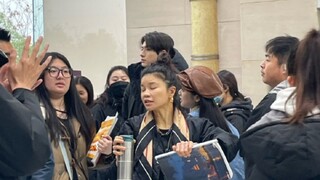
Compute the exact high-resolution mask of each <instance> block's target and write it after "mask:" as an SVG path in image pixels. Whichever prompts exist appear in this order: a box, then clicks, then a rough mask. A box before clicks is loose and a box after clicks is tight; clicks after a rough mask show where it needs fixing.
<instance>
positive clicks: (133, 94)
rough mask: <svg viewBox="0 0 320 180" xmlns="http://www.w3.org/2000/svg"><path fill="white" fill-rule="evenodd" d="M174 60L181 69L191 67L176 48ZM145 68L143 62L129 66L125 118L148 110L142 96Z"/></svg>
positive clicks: (124, 101) (125, 94)
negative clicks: (143, 71)
mask: <svg viewBox="0 0 320 180" xmlns="http://www.w3.org/2000/svg"><path fill="white" fill-rule="evenodd" d="M172 61H173V64H174V65H175V67H176V68H177V69H178V70H179V71H183V70H185V69H187V68H188V67H189V66H188V64H187V62H186V60H185V59H184V58H183V56H182V55H181V54H180V53H179V51H178V50H176V49H174V54H173V58H172ZM143 69H144V67H142V66H141V62H139V63H135V64H131V65H129V67H128V73H129V77H130V84H129V85H128V87H127V89H126V91H125V93H124V98H123V105H122V114H123V118H124V119H125V120H126V119H128V118H130V117H133V116H137V115H140V114H142V113H145V112H146V110H145V108H144V105H143V103H142V101H141V97H140V93H141V89H140V83H141V72H142V70H143Z"/></svg>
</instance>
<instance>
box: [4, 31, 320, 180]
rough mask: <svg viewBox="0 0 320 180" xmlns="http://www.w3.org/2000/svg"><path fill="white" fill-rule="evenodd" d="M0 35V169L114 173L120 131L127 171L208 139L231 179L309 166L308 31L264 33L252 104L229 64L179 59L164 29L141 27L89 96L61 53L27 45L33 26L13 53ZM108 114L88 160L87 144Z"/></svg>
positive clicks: (316, 158) (79, 175) (311, 87)
mask: <svg viewBox="0 0 320 180" xmlns="http://www.w3.org/2000/svg"><path fill="white" fill-rule="evenodd" d="M10 40H11V35H10V33H9V32H8V31H7V30H5V29H2V28H0V58H1V67H0V84H1V85H0V91H1V93H0V106H1V107H2V108H0V114H1V117H2V118H1V119H2V120H3V123H1V125H0V134H1V135H0V141H1V145H0V150H1V154H0V156H1V158H0V179H19V180H30V179H32V180H38V179H39V180H40V179H55V180H67V179H71V180H87V179H89V180H102V179H117V168H118V160H119V156H122V155H123V154H124V153H125V151H126V147H125V146H124V139H123V137H122V136H121V135H132V136H133V138H134V141H135V144H134V158H133V164H132V165H133V169H132V172H133V173H132V179H137V180H138V179H154V180H157V179H159V180H163V179H170V177H166V176H165V174H164V173H163V172H162V170H161V168H160V166H159V164H158V163H157V162H156V160H155V156H157V155H159V154H163V153H166V152H169V151H175V152H176V153H177V154H178V155H179V156H182V157H188V156H190V154H191V152H192V147H193V145H194V144H196V143H201V142H205V141H208V140H212V139H217V140H218V142H219V144H220V146H221V148H222V150H223V152H224V154H225V156H226V159H227V160H228V161H229V163H230V167H231V170H232V172H233V177H232V178H231V179H233V180H243V179H249V180H251V179H252V180H256V179H259V180H263V179H319V178H320V170H319V169H318V168H317V164H318V163H320V154H319V153H318V148H319V147H320V144H319V142H320V141H317V140H318V139H320V136H319V133H317V130H318V129H317V127H318V125H320V123H319V122H320V109H319V105H320V92H319V91H320V31H317V30H314V29H313V30H311V31H310V32H309V33H308V34H307V35H306V37H304V38H303V39H302V40H301V41H299V39H298V38H296V37H292V36H288V35H287V36H278V37H275V38H273V39H271V40H269V41H268V42H267V43H266V46H265V51H266V55H265V60H264V61H263V62H262V63H261V65H260V68H261V76H262V81H263V82H264V83H265V84H267V85H269V86H270V87H271V88H272V89H271V90H270V92H269V93H268V94H267V95H266V96H265V97H264V98H263V99H262V100H261V102H260V103H259V104H258V105H257V106H256V107H255V108H253V105H252V102H251V99H250V97H247V96H245V95H244V94H242V93H241V92H240V91H239V87H238V83H237V79H236V77H235V75H234V74H233V73H232V72H230V71H228V70H221V71H219V72H214V71H213V70H212V69H210V68H208V67H205V66H194V67H189V66H188V64H187V63H186V60H185V59H184V58H183V56H182V55H181V54H180V53H179V51H178V50H177V49H176V48H174V40H173V39H172V37H170V36H169V35H168V34H166V33H162V32H157V31H154V32H149V33H146V34H145V35H144V36H143V37H142V38H141V40H140V45H141V49H140V61H139V62H137V63H133V64H131V65H129V66H128V68H127V67H125V66H122V65H118V66H114V67H111V68H110V70H109V72H108V75H107V77H106V82H105V90H104V91H103V92H102V93H101V94H100V95H98V96H97V98H95V96H94V93H93V92H94V90H93V89H94V88H93V87H94V86H93V85H92V83H91V82H90V80H89V79H88V78H87V77H85V76H78V77H75V76H74V74H73V69H72V66H71V64H70V62H69V60H68V59H67V57H65V56H64V55H63V54H61V53H59V52H47V51H48V48H49V47H48V45H47V46H45V48H44V50H43V51H41V52H39V48H40V46H41V45H42V37H40V38H39V40H38V41H37V42H36V44H35V45H34V48H33V49H32V50H30V37H28V38H27V39H26V41H25V48H24V49H23V52H22V55H20V57H21V58H20V60H19V61H17V57H18V56H17V53H16V51H15V49H14V47H13V46H12V44H11V42H10ZM110 116H114V117H117V121H116V123H115V124H114V126H113V129H112V132H110V134H105V135H103V136H102V138H101V139H100V140H99V141H98V143H97V151H98V152H99V153H100V154H101V156H100V157H99V161H98V163H99V165H98V166H93V165H92V163H91V162H90V161H88V158H87V152H88V150H89V148H90V145H91V143H92V141H93V138H94V136H95V134H96V133H97V132H98V130H99V129H100V128H101V123H102V122H103V121H104V120H105V119H106V118H107V117H110ZM10 131H11V132H10Z"/></svg>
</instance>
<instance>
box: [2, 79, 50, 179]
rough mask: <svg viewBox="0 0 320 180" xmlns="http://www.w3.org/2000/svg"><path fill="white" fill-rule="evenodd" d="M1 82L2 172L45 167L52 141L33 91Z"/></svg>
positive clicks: (12, 173)
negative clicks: (14, 87) (6, 85)
mask: <svg viewBox="0 0 320 180" xmlns="http://www.w3.org/2000/svg"><path fill="white" fill-rule="evenodd" d="M13 95H14V97H15V98H14V97H13V96H12V95H11V94H10V93H9V92H8V91H7V90H6V89H5V88H4V87H3V86H1V85H0V117H1V118H0V119H1V121H2V122H1V123H0V142H1V145H0V152H1V153H0V176H23V175H27V174H30V173H32V172H34V171H35V170H37V169H39V168H41V167H43V165H44V164H45V162H46V161H47V160H48V158H49V156H50V143H49V138H48V132H47V130H46V125H45V121H44V119H43V117H42V114H41V110H40V106H39V101H38V100H37V98H36V96H35V95H34V93H32V92H31V91H29V90H25V89H16V90H15V91H14V92H13Z"/></svg>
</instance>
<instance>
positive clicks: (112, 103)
mask: <svg viewBox="0 0 320 180" xmlns="http://www.w3.org/2000/svg"><path fill="white" fill-rule="evenodd" d="M129 82H130V79H129V76H128V70H127V68H126V67H124V66H114V67H112V68H111V69H110V71H109V73H108V75H107V82H106V88H105V90H104V92H103V93H102V94H101V95H100V96H99V97H98V98H97V99H96V100H95V101H94V103H93V106H92V108H91V112H92V115H93V118H94V119H95V122H96V129H97V131H98V130H99V128H100V126H101V123H102V122H103V121H104V120H105V119H106V117H107V116H115V115H116V114H117V113H118V116H117V117H118V121H117V123H116V124H115V126H114V128H113V130H112V132H111V134H110V136H105V138H102V140H100V141H99V143H100V144H103V145H104V146H108V147H111V143H112V139H114V137H115V136H116V135H117V133H118V131H119V129H120V127H121V125H122V124H123V123H124V119H123V116H122V102H123V94H124V91H125V89H126V88H127V86H128V84H129ZM113 159H114V157H113V156H104V155H103V156H102V157H101V158H100V160H99V161H100V164H101V161H102V164H104V165H107V164H109V163H111V162H112V160H113ZM108 169H109V168H108V167H107V166H102V168H99V169H95V170H91V171H90V178H89V179H90V180H91V179H93V180H94V179H96V180H100V179H107V174H108V173H106V172H107V171H108Z"/></svg>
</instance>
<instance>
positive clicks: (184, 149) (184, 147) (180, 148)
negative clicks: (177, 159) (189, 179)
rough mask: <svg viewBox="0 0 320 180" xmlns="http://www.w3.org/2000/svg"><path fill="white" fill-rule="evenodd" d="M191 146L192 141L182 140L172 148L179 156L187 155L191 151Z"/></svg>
mask: <svg viewBox="0 0 320 180" xmlns="http://www.w3.org/2000/svg"><path fill="white" fill-rule="evenodd" d="M192 147H193V142H192V141H182V142H179V143H177V144H176V145H175V146H173V147H172V149H173V150H174V151H176V153H177V154H178V155H179V156H182V157H189V156H190V154H191V152H192Z"/></svg>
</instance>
